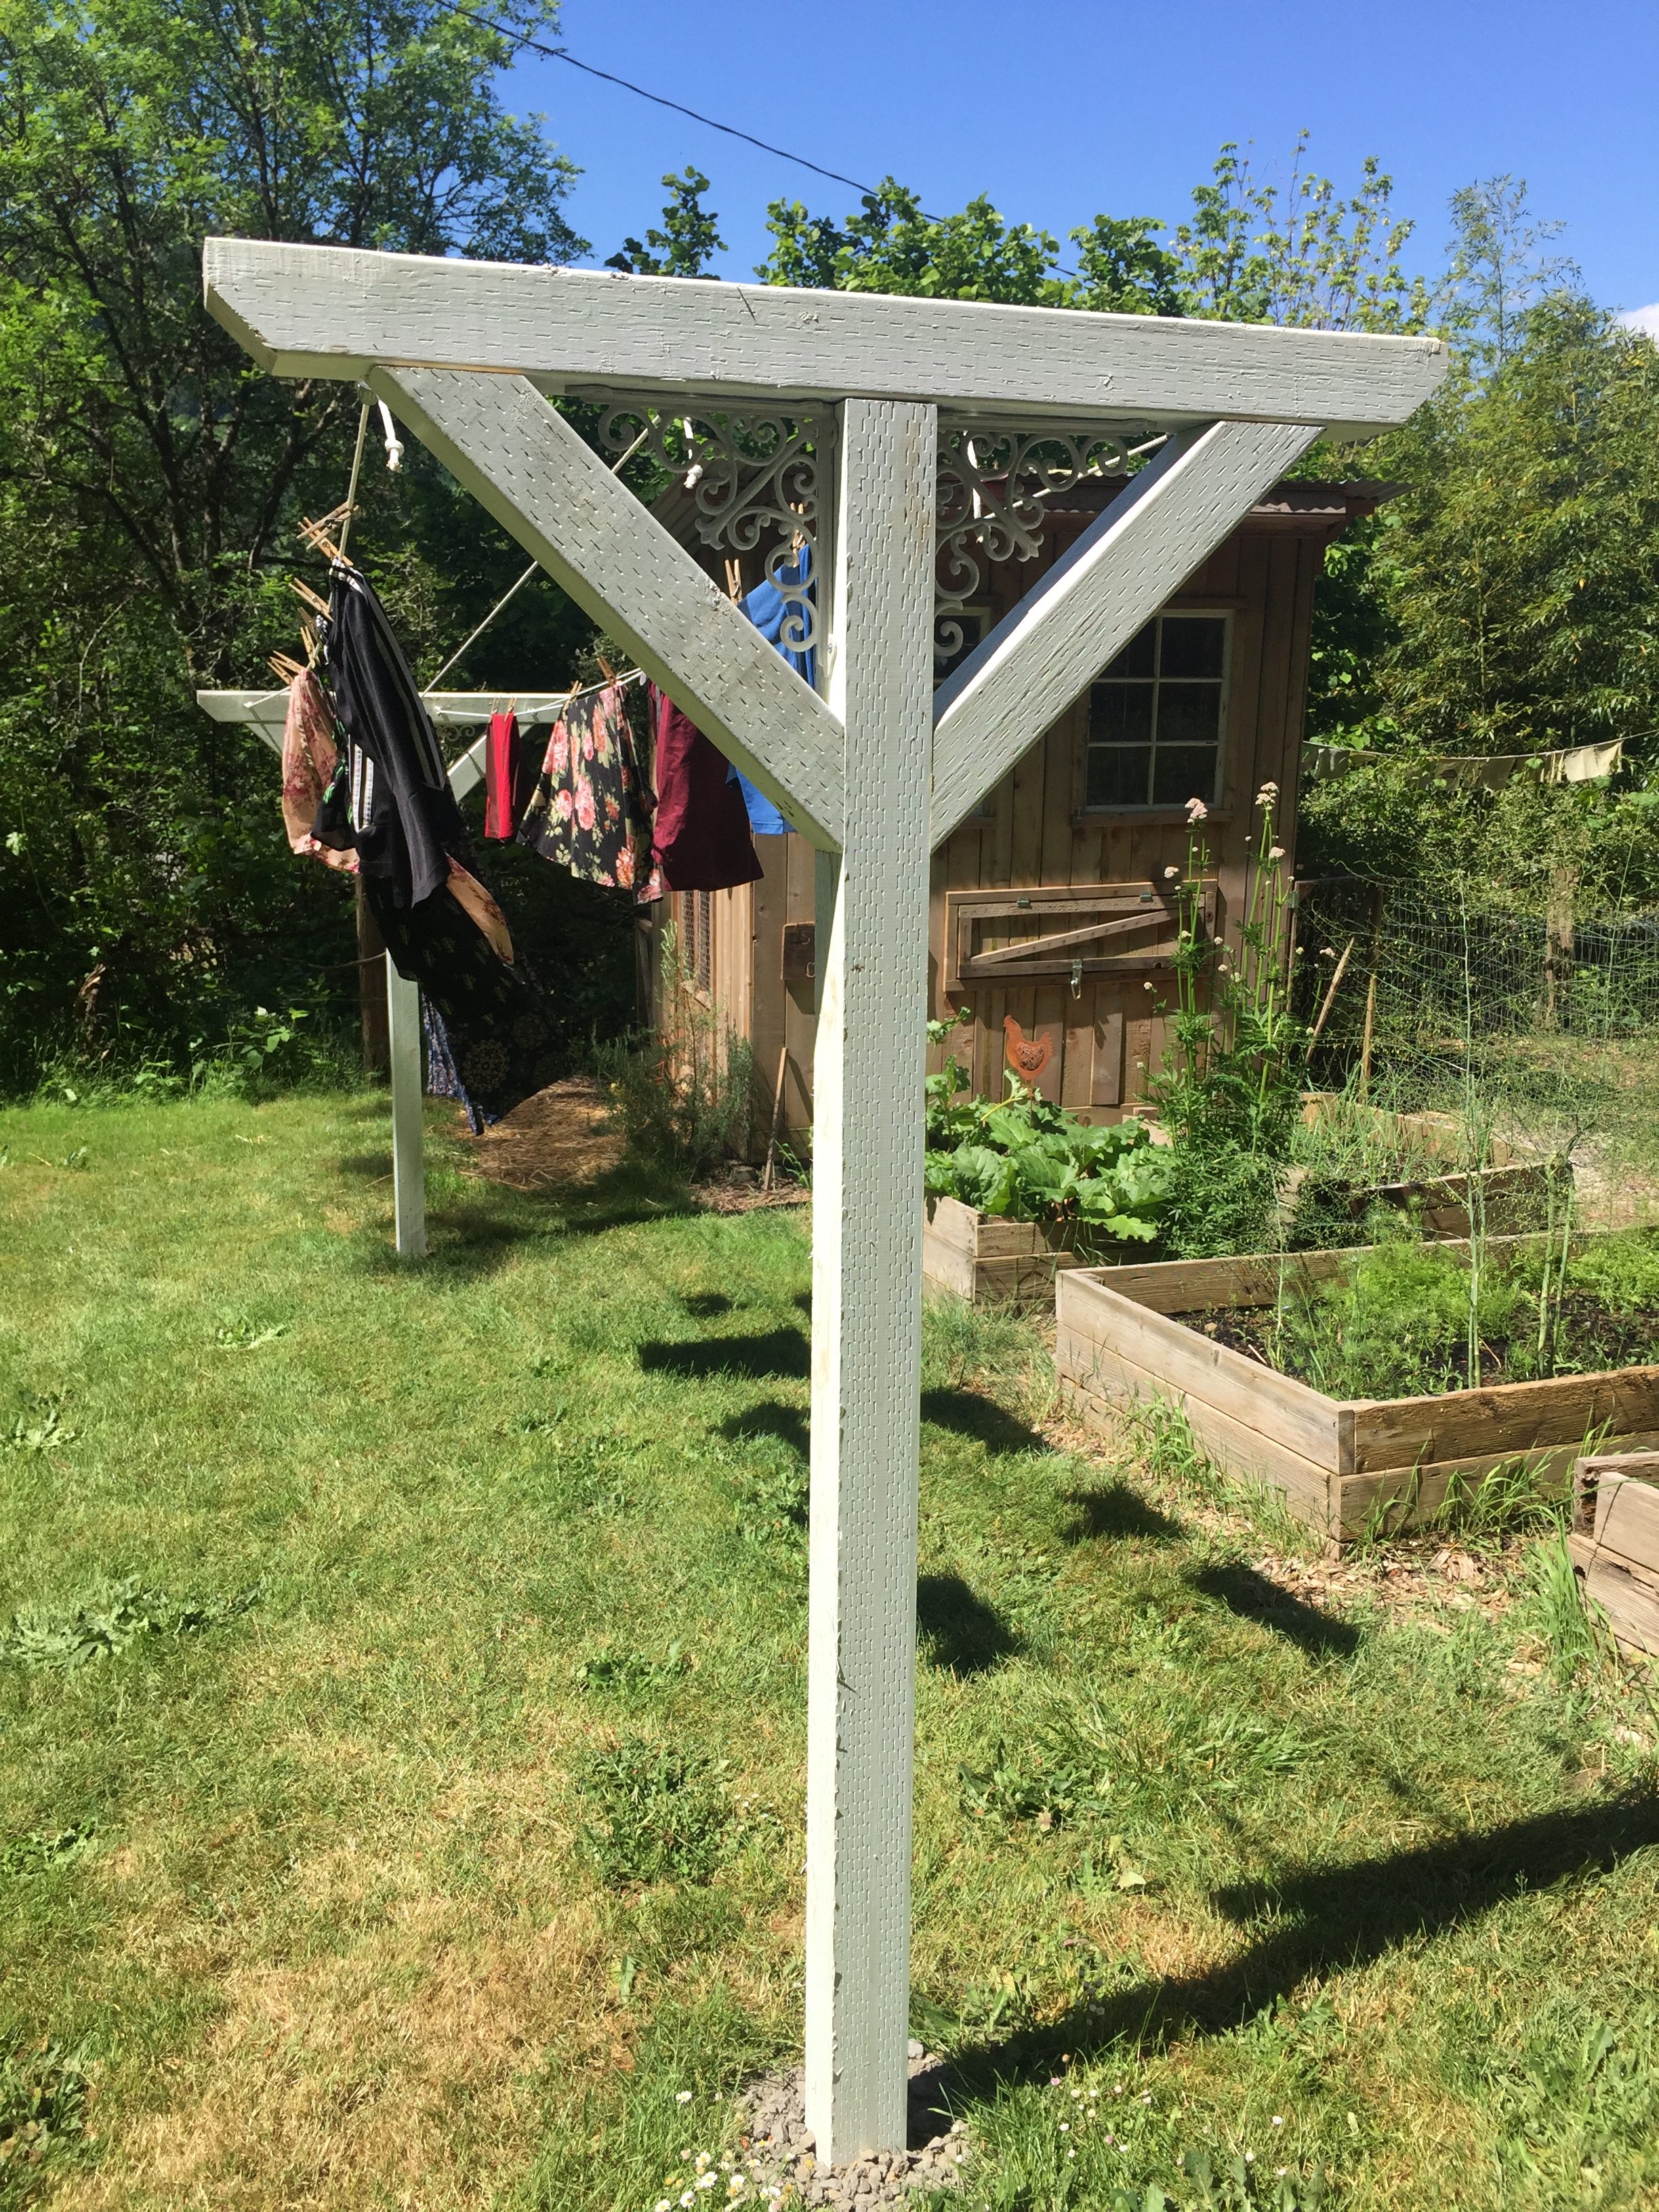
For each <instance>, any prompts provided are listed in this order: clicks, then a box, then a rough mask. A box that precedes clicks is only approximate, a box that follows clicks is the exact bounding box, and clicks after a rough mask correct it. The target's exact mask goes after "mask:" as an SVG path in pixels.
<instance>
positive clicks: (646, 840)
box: [519, 684, 663, 906]
mask: <svg viewBox="0 0 1659 2212" xmlns="http://www.w3.org/2000/svg"><path fill="white" fill-rule="evenodd" d="M651 812H652V795H651V793H650V790H649V788H648V787H647V784H646V781H645V778H644V777H643V776H642V775H641V773H640V765H639V759H638V756H637V754H636V752H635V745H634V732H633V731H632V730H631V728H630V727H629V720H628V708H627V698H626V695H625V693H624V690H623V686H622V685H621V684H605V685H604V686H603V687H602V688H601V689H599V690H593V691H583V692H579V693H578V694H577V695H576V696H575V697H574V698H573V699H572V700H571V701H570V702H569V704H568V706H567V707H566V708H565V710H564V713H563V714H562V715H561V716H560V718H559V720H557V721H556V722H555V724H554V725H553V727H552V730H551V732H550V734H549V737H548V740H547V750H546V752H545V754H544V756H543V759H542V772H541V774H540V775H539V776H538V778H537V780H536V788H535V790H534V791H533V792H532V793H531V795H530V804H529V805H528V806H526V809H525V813H524V819H523V821H522V822H521V823H520V825H519V842H520V844H521V845H528V846H529V847H530V848H532V851H534V852H538V853H539V854H541V855H542V857H543V858H544V860H554V861H556V862H557V863H558V865H559V866H561V867H562V868H568V870H569V872H570V873H571V874H572V875H573V876H580V877H581V878H583V879H584V881H586V882H587V883H590V884H608V885H610V886H611V888H612V889H615V890H631V891H632V892H633V894H634V896H635V901H636V902H638V903H639V904H640V905H641V906H643V905H646V904H647V903H648V902H649V901H651V900H653V899H659V898H660V897H661V896H662V895H663V890H662V884H661V881H660V879H659V877H658V875H657V872H656V871H655V869H654V868H653V866H652V862H651Z"/></svg>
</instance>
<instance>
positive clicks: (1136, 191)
mask: <svg viewBox="0 0 1659 2212" xmlns="http://www.w3.org/2000/svg"><path fill="white" fill-rule="evenodd" d="M562 39H563V41H564V43H565V44H567V45H568V46H569V48H570V50H571V52H573V53H575V54H577V55H580V57H581V58H583V59H585V60H589V61H592V62H594V63H596V64H599V66H600V67H602V68H606V69H611V70H616V71H617V72H618V73H619V74H621V75H623V76H629V77H632V78H634V79H635V81H636V82H639V83H641V84H644V85H647V86H648V87H649V88H651V89H653V90H654V91H659V92H662V93H664V94H667V95H668V96H670V97H671V98H673V99H676V100H683V101H684V102H685V103H686V104H687V105H688V106H693V107H697V108H701V109H702V110H703V111H704V112H706V113H708V114H710V115H713V116H716V117H718V118H720V119H721V120H723V121H726V122H730V123H733V124H736V125H739V126H740V127H741V128H743V129H745V130H748V131H753V132H755V133H756V135H757V136H758V137H763V138H768V139H770V140H772V141H773V142H774V143H776V144H779V145H782V146H786V147H788V148H790V149H793V150H795V151H799V152H800V153H803V154H805V155H808V156H809V157H810V158H811V159H812V160H814V161H820V162H822V163H823V165H824V166H825V167H829V168H832V169H837V170H841V171H843V172H845V173H846V174H847V175H848V176H850V177H854V178H857V179H860V180H867V181H870V182H874V181H875V180H876V179H878V178H880V177H882V176H884V174H886V173H888V172H889V171H891V172H892V173H895V174H896V175H897V176H898V177H899V178H900V179H902V180H903V181H904V182H906V183H908V184H909V185H912V186H914V188H915V190H916V191H918V192H919V193H920V194H921V199H922V204H923V205H924V206H925V207H927V209H928V210H930V211H931V212H933V213H936V214H944V213H948V212H949V211H951V210H953V209H956V208H958V207H960V206H961V205H962V204H963V202H964V200H966V199H968V198H969V197H971V196H972V194H974V193H975V192H976V191H988V192H989V194H990V195H991V197H992V198H993V200H994V202H995V204H997V206H998V207H999V208H1000V210H1002V212H1003V213H1004V214H1005V215H1006V216H1009V217H1010V218H1012V219H1016V220H1022V221H1028V222H1036V223H1039V224H1042V225H1045V226H1046V227H1047V228H1049V229H1050V230H1053V231H1054V232H1055V233H1056V234H1058V235H1060V236H1061V237H1063V236H1064V234H1065V233H1066V230H1067V229H1069V228H1071V227H1072V226H1073V224H1075V223H1079V222H1085V221H1086V220H1087V218H1088V217H1089V216H1091V215H1093V214H1094V213H1095V212H1096V211H1097V210H1101V209H1104V210H1108V211H1109V212H1111V213H1113V214H1118V215H1130V214H1143V213H1144V214H1152V215H1156V216H1163V217H1164V219H1166V220H1167V221H1170V222H1174V221H1176V220H1178V219H1179V218H1180V216H1182V213H1184V211H1185V209H1186V205H1187V199H1188V193H1189V191H1190V190H1191V188H1192V186H1193V185H1194V183H1195V182H1197V181H1198V180H1199V179H1200V178H1201V177H1203V176H1204V175H1205V174H1206V173H1207V172H1208V169H1209V167H1210V165H1211V163H1212V161H1213V160H1214V158H1215V152H1216V149H1217V147H1218V145H1219V144H1220V143H1221V141H1222V140H1223V139H1225V138H1237V139H1238V140H1240V141H1241V142H1243V141H1253V142H1254V147H1253V155H1254V158H1255V161H1257V163H1258V164H1259V165H1262V164H1265V165H1269V166H1275V167H1278V168H1279V169H1281V170H1282V169H1283V168H1284V167H1285V166H1286V165H1287V161H1288V156H1289V154H1290V151H1291V147H1292V146H1293V144H1294V142H1295V138H1296V134H1297V131H1299V130H1300V129H1301V128H1302V127H1303V126H1304V125H1307V126H1309V127H1310V129H1311V131H1312V133H1313V138H1312V145H1311V149H1310V151H1311V158H1312V160H1313V161H1314V163H1315V164H1316V166H1317V167H1319V168H1321V169H1322V170H1323V172H1324V173H1327V174H1328V175H1330V176H1332V177H1333V178H1334V179H1335V180H1336V182H1337V184H1338V185H1339V186H1342V187H1346V186H1349V185H1352V183H1353V182H1354V181H1357V179H1358V172H1359V164H1360V161H1361V160H1362V158H1363V157H1364V155H1366V154H1368V153H1376V154H1377V155H1380V156H1381V158H1382V161H1383V167H1385V168H1386V169H1388V170H1389V172H1390V173H1392V175H1393V176H1394V179H1395V203H1396V205H1397V206H1398V207H1399V209H1400V210H1401V212H1402V213H1405V214H1407V215H1410V216H1414V217H1415V218H1416V220H1417V223H1418V236H1417V238H1416V239H1415V240H1413V246H1412V249H1411V252H1413V253H1417V252H1419V250H1420V256H1421V261H1422V264H1423V265H1424V266H1425V267H1426V268H1428V269H1431V270H1432V269H1433V268H1436V267H1437V266H1438V264H1439V258H1440V253H1441V249H1442V246H1443V243H1444V239H1445V233H1446V221H1445V207H1446V201H1447V198H1448V197H1449V194H1450V193H1451V192H1452V191H1454V190H1455V188H1456V186H1458V185H1461V184H1464V183H1467V182H1468V181H1470V180H1471V179H1474V178H1478V177H1486V176H1492V175H1495V174H1498V173H1501V172H1504V171H1510V172H1513V173H1517V174H1520V175H1522V176H1524V177H1525V178H1526V179H1528V184H1529V185H1530V186H1531V195H1532V202H1533V205H1534V209H1535V210H1537V212H1538V213H1539V214H1541V215H1546V216H1559V217H1561V218H1562V219H1563V220H1564V221H1565V224H1566V229H1565V233H1564V234H1563V236H1562V237H1561V239H1560V240H1559V249H1560V250H1564V251H1566V252H1571V254H1572V255H1573V256H1574V257H1575V258H1577V261H1578V262H1579V264H1581V266H1582V268H1583V271H1584V276H1585V278H1586V281H1587V283H1588V285H1589V289H1590V290H1591V291H1592V292H1593V293H1594V294H1595V296H1596V298H1598V299H1599V300H1601V301H1602V302H1603V303H1604V304H1606V305H1607V306H1609V307H1615V308H1634V307H1643V306H1645V305H1648V304H1650V303H1651V302H1654V301H1659V215H1656V210H1659V6H1656V5H1655V4H1654V0H1583V4H1581V5H1578V6H1577V7H1571V8H1563V7H1560V6H1559V5H1555V6H1546V5H1543V4H1541V0H1377V3H1376V4H1372V5H1354V4H1351V0H1326V4H1324V5H1313V4H1309V0H1256V3H1255V4H1254V5H1251V6H1248V7H1239V6H1237V5H1236V4H1235V5H1223V4H1220V0H1164V5H1162V6H1160V7H1147V6H1146V5H1142V6H1139V7H1135V8H1130V7H1127V6H1123V5H1121V4H1117V3H1116V0H1073V4H1069V5H1067V4H1063V0H1018V3H1017V4H1009V0H1002V4H1000V5H992V4H990V0H951V5H949V6H945V5H942V4H935V0H841V4H840V5H838V6H836V7H833V8H829V7H817V8H793V9H757V8H754V7H749V8H745V9H736V8H731V7H720V8H712V7H706V6H690V5H684V4H680V5H673V4H670V0H566V4H565V13H564V18H563V26H562ZM509 100H510V104H511V105H512V106H514V107H515V108H517V109H518V110H520V112H525V111H528V110H537V109H538V110H541V111H543V112H545V114H546V116H547V118H548V130H549V135H550V137H553V138H554V139H555V140H556V142H557V143H558V144H559V145H560V146H561V148H562V150H563V151H564V152H566V153H567V154H568V155H570V157H571V158H572V160H574V161H576V162H578V163H579V164H580V166H581V167H582V169H583V171H584V172H585V173H584V175H583V176H582V178H581V179H580V181H579V183H578V185H577V186H576V189H575V191H574V193H573V195H572V197H571V201H570V215H571V218H572V220H573V222H574V225H575V228H577V229H578V230H579V231H580V233H581V234H583V235H584V236H585V237H587V238H589V239H591V240H592V241H593V245H594V247H595V258H598V259H601V260H602V259H603V258H605V255H606V254H608V253H611V252H614V251H615V250H616V249H617V246H619V245H620V244H621V242H622V240H623V237H624V235H626V234H629V232H632V233H634V234H636V235H637V234H641V231H642V228H643V226H644V225H646V224H647V223H650V222H654V221H656V219H657V217H658V214H659V209H660V206H661V203H662V198H663V193H662V188H661V185H659V181H658V179H659V178H660V176H661V175H662V173H663V172H664V171H665V170H666V169H674V170H678V169H682V168H684V166H685V165H686V163H687V162H688V161H690V162H695V163H696V166H697V167H699V168H701V169H702V170H703V171H704V172H705V173H706V174H707V175H708V177H709V178H710V179H712V181H713V186H714V189H713V191H711V192H710V194H709V196H708V197H709V202H710V204H711V205H712V206H713V207H714V208H715V209H716V210H718V212H719V214H720V218H721V223H722V229H723V234H724V236H725V238H726V243H727V247H728V251H727V252H726V254H725V255H724V256H723V257H722V258H721V261H720V273H721V274H722V275H725V276H746V275H747V274H748V273H749V271H750V269H751V267H752V265H753V264H754V263H755V262H757V260H759V259H760V258H762V256H763V253H764V252H765V251H766V246H767V239H766V234H765V207H766V204H767V202H768V201H769V200H770V199H773V198H775V197H799V198H802V199H804V200H805V203H806V204H807V205H808V207H809V208H811V210H813V211H814V212H815V213H817V212H827V213H833V214H835V215H837V216H840V215H844V214H845V213H847V212H848V210H849V209H850V208H851V207H852V206H853V205H854V204H855V200H856V195H855V194H854V193H852V192H850V191H848V190H847V189H846V188H845V187H843V186H842V185H831V184H826V183H825V182H823V180H822V179H818V178H815V177H812V176H811V175H809V174H807V173H805V172H803V171H801V170H799V169H797V168H794V167H791V166H790V165H788V164H787V163H785V162H782V161H775V160H774V159H772V158H770V157H769V156H768V155H763V154H759V153H757V152H755V151H754V150H752V149H750V148H748V147H744V146H741V145H738V144H737V143H735V142H733V141H732V140H731V139H729V138H723V137H719V136H717V135H716V134H715V133H714V132H713V131H708V130H704V129H702V128H701V127H700V126H699V125H696V124H694V123H690V122H688V121H685V120H684V119H683V118H679V117H678V116H672V115H669V114H665V112H663V111H662V110H660V109H658V108H653V107H649V106H647V105H646V104H645V103H644V102H642V101H641V100H636V99H635V98H633V97H632V96H631V95H630V94H627V93H625V92H622V91H619V90H617V89H615V88H612V87H611V86H608V85H605V84H602V83H599V82H596V81H595V80H594V79H592V78H591V77H587V76H581V75H580V74H579V73H578V72H577V71H575V70H571V69H568V68H567V67H566V66H564V65H563V64H561V63H558V62H555V61H549V60H544V59H541V58H538V57H535V56H527V57H526V58H524V59H523V60H521V62H520V64H519V65H518V67H517V68H516V70H514V72H513V78H512V81H511V85H510V90H509Z"/></svg>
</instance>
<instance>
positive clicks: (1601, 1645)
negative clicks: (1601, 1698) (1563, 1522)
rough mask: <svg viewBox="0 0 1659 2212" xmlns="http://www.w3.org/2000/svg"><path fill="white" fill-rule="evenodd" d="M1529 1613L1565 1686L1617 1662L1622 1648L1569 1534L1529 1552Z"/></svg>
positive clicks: (1549, 1538) (1551, 1663)
mask: <svg viewBox="0 0 1659 2212" xmlns="http://www.w3.org/2000/svg"><path fill="white" fill-rule="evenodd" d="M1526 1577H1527V1613H1528V1618H1529V1620H1531V1623H1532V1625H1533V1626H1534V1629H1535V1630H1536V1632H1537V1633H1538V1635H1539V1637H1540V1638H1541V1640H1542V1642H1543V1643H1544V1644H1545V1646H1546V1648H1547V1650H1548V1652H1549V1655H1550V1668H1551V1671H1552V1672H1553V1674H1554V1675H1555V1678H1556V1680H1558V1681H1559V1683H1560V1684H1561V1685H1562V1686H1563V1687H1564V1688H1565V1687H1567V1686H1570V1685H1571V1683H1572V1682H1573V1681H1574V1680H1575V1679H1576V1678H1577V1676H1578V1675H1580V1674H1598V1673H1600V1672H1601V1669H1602V1668H1606V1667H1608V1666H1611V1665H1613V1664H1616V1662H1617V1660H1618V1656H1619V1647H1618V1644H1617V1643H1616V1642H1615V1641H1614V1638H1613V1624H1612V1622H1611V1621H1610V1620H1608V1619H1607V1608H1606V1607H1605V1606H1602V1605H1601V1604H1599V1603H1598V1602H1597V1601H1596V1600H1595V1598H1593V1597H1592V1596H1591V1595H1589V1591H1588V1590H1587V1589H1585V1588H1584V1585H1583V1583H1581V1582H1580V1581H1579V1579H1578V1572H1577V1568H1576V1567H1575V1566H1574V1565H1573V1560H1572V1553H1571V1551H1570V1550H1569V1549H1568V1548H1567V1540H1566V1538H1565V1535H1560V1534H1558V1535H1554V1536H1550V1537H1547V1538H1546V1539H1545V1541H1544V1542H1542V1543H1541V1544H1536V1545H1534V1547H1533V1548H1532V1550H1531V1551H1530V1552H1529V1553H1528V1554H1527V1559H1526Z"/></svg>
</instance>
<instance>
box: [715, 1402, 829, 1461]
mask: <svg viewBox="0 0 1659 2212" xmlns="http://www.w3.org/2000/svg"><path fill="white" fill-rule="evenodd" d="M720 1434H721V1435H722V1436H723V1437H731V1439H732V1442H733V1443H745V1442H748V1441H750V1440H752V1439H755V1438H758V1437H775V1438H776V1439H777V1441H778V1442H779V1443H784V1444H787V1445H788V1447H789V1449H790V1450H791V1451H793V1452H798V1453H799V1455H800V1456H801V1458H802V1459H805V1457H806V1456H807V1450H808V1445H809V1443H810V1440H811V1425H810V1424H809V1422H808V1420H807V1418H806V1415H805V1413H803V1412H802V1411H801V1409H800V1408H799V1407H798V1406H786V1405H785V1404H784V1403H783V1401H782V1400H781V1398H769V1399H767V1400H766V1401H765V1402H764V1403H763V1404H762V1405H759V1406H751V1407H750V1408H749V1410H748V1412H747V1413H734V1414H733V1415H732V1418H731V1419H730V1420H729V1421H722V1422H721V1423H720Z"/></svg>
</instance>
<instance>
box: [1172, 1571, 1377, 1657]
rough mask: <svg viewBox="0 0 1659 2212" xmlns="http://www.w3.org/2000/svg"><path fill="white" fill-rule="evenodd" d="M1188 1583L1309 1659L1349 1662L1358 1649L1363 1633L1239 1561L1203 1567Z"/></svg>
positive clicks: (1189, 1577) (1190, 1577)
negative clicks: (1268, 1630) (1268, 1631)
mask: <svg viewBox="0 0 1659 2212" xmlns="http://www.w3.org/2000/svg"><path fill="white" fill-rule="evenodd" d="M1188 1581H1189V1582H1190V1583H1191V1584H1192V1586H1193V1588H1194V1589H1200V1590H1202V1591H1203V1593H1204V1595H1206V1597H1212V1598H1216V1599H1218V1601H1220V1603H1221V1604H1223V1605H1225V1607H1227V1609H1228V1611H1229V1612H1230V1613H1237V1615H1238V1617H1239V1619H1240V1620H1253V1621H1255V1622H1256V1623H1257V1625H1258V1626H1261V1627H1262V1628H1271V1629H1272V1630H1273V1632H1274V1633H1275V1634H1276V1635H1279V1636H1282V1637H1284V1638H1285V1639H1286V1641H1287V1642H1289V1643H1291V1644H1295V1645H1296V1647H1297V1650H1300V1651H1305V1652H1306V1653H1307V1655H1308V1656H1309V1657H1310V1659H1339V1658H1340V1659H1346V1658H1351V1657H1352V1656H1353V1654H1354V1653H1355V1652H1356V1651H1357V1650H1358V1649H1359V1644H1360V1634H1359V1631H1358V1629H1357V1628H1356V1627H1355V1626H1354V1625H1353V1623H1352V1621H1348V1620H1338V1619H1336V1618H1335V1617H1334V1615H1333V1614H1331V1613H1326V1612H1324V1611H1323V1610H1322V1608H1321V1607H1318V1606H1316V1605H1310V1604H1309V1603H1308V1602H1307V1601H1306V1599H1305V1598H1299V1597H1297V1595H1296V1594H1295V1593H1294V1591H1291V1590H1287V1589H1280V1587H1279V1584H1278V1583H1275V1582H1272V1581H1270V1580H1269V1579H1268V1577H1267V1576H1266V1575H1259V1574H1258V1573H1257V1572H1256V1571H1255V1568H1254V1567H1247V1566H1245V1565H1243V1563H1242V1562H1241V1561H1237V1560H1235V1561H1230V1562H1228V1563H1227V1564H1226V1565H1218V1566H1210V1567H1200V1568H1199V1569H1198V1570H1197V1571H1195V1572H1194V1573H1193V1574H1191V1575H1189V1576H1188Z"/></svg>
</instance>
